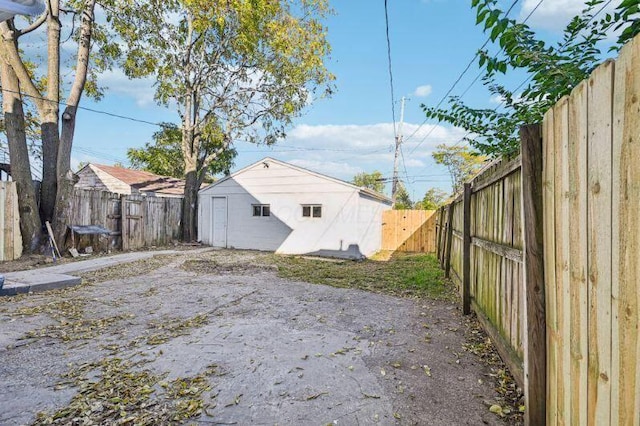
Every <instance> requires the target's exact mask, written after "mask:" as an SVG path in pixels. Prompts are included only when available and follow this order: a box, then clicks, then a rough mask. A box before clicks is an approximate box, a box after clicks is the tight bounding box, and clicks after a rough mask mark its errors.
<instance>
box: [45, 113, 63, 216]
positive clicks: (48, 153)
mask: <svg viewBox="0 0 640 426" xmlns="http://www.w3.org/2000/svg"><path fill="white" fill-rule="evenodd" d="M40 131H41V133H42V136H41V138H42V186H41V190H40V217H41V219H42V222H43V223H44V222H45V221H47V220H48V221H49V222H51V220H52V218H53V214H54V208H55V204H56V192H57V187H58V185H57V170H56V160H55V159H56V158H57V156H58V146H59V145H60V140H59V136H58V111H57V109H56V111H55V112H53V113H51V114H48V115H47V117H46V118H45V121H44V122H43V123H42V124H41V126H40Z"/></svg>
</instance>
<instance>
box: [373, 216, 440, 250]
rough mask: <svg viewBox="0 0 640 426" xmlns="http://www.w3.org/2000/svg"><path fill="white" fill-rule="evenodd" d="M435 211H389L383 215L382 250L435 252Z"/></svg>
mask: <svg viewBox="0 0 640 426" xmlns="http://www.w3.org/2000/svg"><path fill="white" fill-rule="evenodd" d="M435 219H436V216H435V214H434V211H433V210H387V211H385V212H383V213H382V250H389V251H403V252H413V253H433V252H435V232H436V230H435V224H436V220H435Z"/></svg>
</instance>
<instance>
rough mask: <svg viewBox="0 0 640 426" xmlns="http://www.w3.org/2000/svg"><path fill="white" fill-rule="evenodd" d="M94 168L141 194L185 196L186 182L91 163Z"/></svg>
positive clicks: (149, 173) (140, 171) (141, 171)
mask: <svg viewBox="0 0 640 426" xmlns="http://www.w3.org/2000/svg"><path fill="white" fill-rule="evenodd" d="M91 165H92V166H94V167H96V168H98V169H100V170H102V171H103V172H105V173H108V174H110V175H111V176H113V177H114V178H116V179H118V180H120V181H122V182H124V183H126V184H127V185H130V186H131V187H132V188H135V189H137V190H138V191H140V192H154V193H158V194H167V195H183V194H184V185H185V182H184V180H182V179H176V178H174V177H170V176H160V175H156V174H154V173H151V172H146V171H144V170H132V169H125V168H124V167H116V166H106V165H104V164H96V163H91Z"/></svg>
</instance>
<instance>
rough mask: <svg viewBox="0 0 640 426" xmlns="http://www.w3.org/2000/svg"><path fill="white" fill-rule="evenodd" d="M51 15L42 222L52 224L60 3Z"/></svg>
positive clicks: (44, 114)
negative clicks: (46, 221)
mask: <svg viewBox="0 0 640 426" xmlns="http://www.w3.org/2000/svg"><path fill="white" fill-rule="evenodd" d="M48 7H49V15H48V16H47V96H46V98H47V101H45V103H44V110H43V111H40V114H41V117H42V124H41V131H42V189H41V195H40V216H41V218H42V221H43V222H44V221H45V220H48V221H50V222H51V221H52V219H53V217H54V216H53V215H54V209H55V204H56V192H57V188H58V184H57V176H58V171H57V159H58V146H59V145H60V133H59V132H60V129H59V123H60V121H59V120H60V119H59V115H60V106H59V102H60V28H61V25H60V20H59V15H60V2H59V0H52V1H49V2H48Z"/></svg>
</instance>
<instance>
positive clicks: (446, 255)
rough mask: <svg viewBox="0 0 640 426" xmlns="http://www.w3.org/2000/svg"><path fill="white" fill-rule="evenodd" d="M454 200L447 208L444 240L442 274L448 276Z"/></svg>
mask: <svg viewBox="0 0 640 426" xmlns="http://www.w3.org/2000/svg"><path fill="white" fill-rule="evenodd" d="M454 206H455V201H452V202H451V204H449V210H447V235H446V236H445V238H446V239H445V241H444V276H445V278H449V273H450V271H451V245H452V244H451V242H452V241H451V240H452V239H453V209H454Z"/></svg>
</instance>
